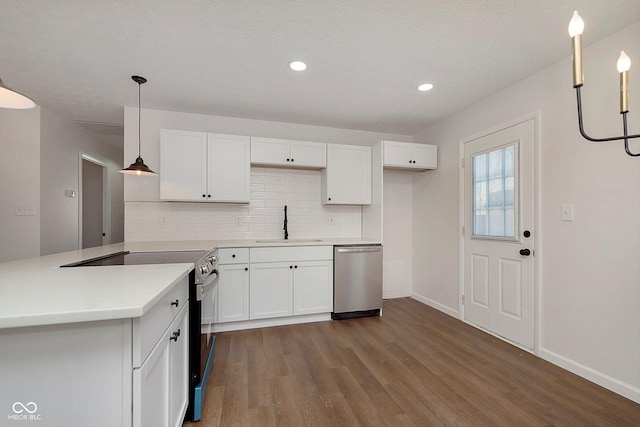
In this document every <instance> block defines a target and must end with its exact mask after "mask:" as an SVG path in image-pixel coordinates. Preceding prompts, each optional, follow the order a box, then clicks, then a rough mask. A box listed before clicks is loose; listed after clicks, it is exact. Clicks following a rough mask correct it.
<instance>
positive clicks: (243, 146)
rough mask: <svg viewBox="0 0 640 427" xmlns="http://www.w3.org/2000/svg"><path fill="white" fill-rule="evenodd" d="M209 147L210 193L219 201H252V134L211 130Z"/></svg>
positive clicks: (208, 181)
mask: <svg viewBox="0 0 640 427" xmlns="http://www.w3.org/2000/svg"><path fill="white" fill-rule="evenodd" d="M207 146H208V156H207V157H208V159H209V169H208V179H207V188H208V195H209V194H210V195H211V199H212V200H214V201H216V202H237V203H249V176H250V168H251V163H250V160H249V156H250V154H249V152H250V151H249V150H250V148H249V147H250V143H249V137H248V136H238V135H221V134H216V133H210V134H208V135H207ZM208 195H207V197H208Z"/></svg>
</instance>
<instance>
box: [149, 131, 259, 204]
mask: <svg viewBox="0 0 640 427" xmlns="http://www.w3.org/2000/svg"><path fill="white" fill-rule="evenodd" d="M249 147H250V142H249V137H248V136H239V135H222V134H214V133H209V134H207V133H205V132H190V131H179V130H167V129H162V130H161V132H160V199H161V200H173V201H185V202H186V201H191V202H231V203H248V202H249V173H250V161H249V150H250V148H249Z"/></svg>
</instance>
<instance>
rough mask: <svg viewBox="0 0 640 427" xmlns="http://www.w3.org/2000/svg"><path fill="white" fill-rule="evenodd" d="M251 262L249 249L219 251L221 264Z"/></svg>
mask: <svg viewBox="0 0 640 427" xmlns="http://www.w3.org/2000/svg"><path fill="white" fill-rule="evenodd" d="M248 262H249V248H226V249H218V263H219V264H246V263H248Z"/></svg>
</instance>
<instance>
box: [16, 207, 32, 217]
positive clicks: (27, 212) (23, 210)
mask: <svg viewBox="0 0 640 427" xmlns="http://www.w3.org/2000/svg"><path fill="white" fill-rule="evenodd" d="M35 215H36V208H35V207H34V206H33V205H16V216H35Z"/></svg>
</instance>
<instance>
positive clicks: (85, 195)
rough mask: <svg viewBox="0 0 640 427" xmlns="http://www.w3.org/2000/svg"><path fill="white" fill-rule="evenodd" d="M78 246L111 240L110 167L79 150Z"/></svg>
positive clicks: (96, 244)
mask: <svg viewBox="0 0 640 427" xmlns="http://www.w3.org/2000/svg"><path fill="white" fill-rule="evenodd" d="M78 197H79V200H78V249H86V248H92V247H95V246H102V245H108V244H109V243H111V199H110V191H109V167H108V166H107V163H106V162H105V161H103V160H100V159H97V158H95V157H93V156H90V155H88V154H86V153H82V152H80V159H79V180H78Z"/></svg>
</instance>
